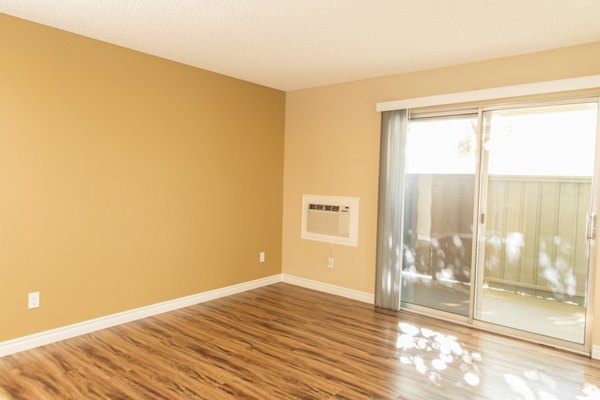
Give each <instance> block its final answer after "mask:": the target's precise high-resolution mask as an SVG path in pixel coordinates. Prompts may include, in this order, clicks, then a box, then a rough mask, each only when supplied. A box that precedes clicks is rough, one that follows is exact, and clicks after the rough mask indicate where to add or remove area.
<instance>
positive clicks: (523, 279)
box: [401, 100, 598, 350]
mask: <svg viewBox="0 0 600 400" xmlns="http://www.w3.org/2000/svg"><path fill="white" fill-rule="evenodd" d="M597 126H598V102H597V101H589V100H587V101H586V100H578V101H565V102H562V103H546V104H543V105H530V106H521V105H519V106H512V107H510V106H509V107H494V108H491V107H490V108H477V109H472V110H470V111H464V112H460V113H454V114H449V113H446V114H420V115H419V114H413V115H412V116H411V118H410V119H409V123H408V131H407V133H406V142H405V146H404V149H405V152H404V153H405V160H404V161H405V165H404V171H405V172H404V191H403V222H402V226H403V228H402V249H401V254H402V281H401V300H402V306H403V307H405V308H409V309H414V310H418V311H421V312H431V313H433V314H438V315H439V314H440V312H441V313H442V314H444V315H445V316H446V317H451V318H455V319H457V320H462V321H463V322H468V323H473V324H475V325H479V326H482V327H485V326H487V327H488V328H491V329H499V330H501V331H503V332H505V333H508V334H514V335H515V336H520V337H525V338H529V339H532V340H538V341H542V342H548V343H552V344H556V343H559V345H561V343H563V342H564V343H566V344H567V345H565V346H562V345H561V346H562V347H572V348H577V347H576V346H580V347H579V348H580V349H582V348H583V346H581V345H582V344H584V343H585V339H586V316H587V314H588V312H587V306H588V292H589V291H588V286H589V285H588V283H589V282H588V281H589V264H590V257H589V256H590V243H591V242H590V239H591V238H592V237H593V236H594V234H595V224H596V219H595V215H594V214H593V213H592V212H591V210H592V193H593V190H592V184H593V181H594V179H593V178H594V168H595V159H596V154H595V148H596V135H597ZM428 310H429V311H428ZM433 310H435V311H433ZM492 324H493V325H492ZM494 327H497V328H494ZM532 335H533V336H532ZM544 337H547V338H550V339H549V340H545V339H544ZM588 350H589V348H588Z"/></svg>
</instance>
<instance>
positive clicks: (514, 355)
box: [0, 283, 600, 400]
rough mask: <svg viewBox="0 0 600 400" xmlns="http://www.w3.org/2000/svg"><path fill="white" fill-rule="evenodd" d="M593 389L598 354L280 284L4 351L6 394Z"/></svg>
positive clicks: (310, 395)
mask: <svg viewBox="0 0 600 400" xmlns="http://www.w3.org/2000/svg"><path fill="white" fill-rule="evenodd" d="M237 398H244V399H372V398H377V399H410V400H413V399H428V400H429V399H544V400H553V399H555V400H563V399H577V400H581V399H585V400H589V399H594V398H600V362H598V361H596V360H591V359H589V358H587V357H582V356H578V355H574V354H570V353H566V352H562V351H558V350H553V349H550V348H548V347H544V346H538V345H534V344H531V343H526V342H522V341H518V340H513V339H509V338H506V337H502V336H497V335H493V334H490V333H486V332H481V331H477V330H474V329H470V328H468V327H465V326H460V325H454V324H451V323H447V322H443V321H439V320H435V319H431V318H427V317H422V316H417V315H414V314H410V313H405V312H400V313H393V312H388V311H383V310H374V309H373V307H372V306H369V305H367V304H364V303H360V302H356V301H353V300H348V299H345V298H341V297H337V296H333V295H329V294H325V293H320V292H316V291H312V290H308V289H304V288H300V287H296V286H292V285H288V284H283V283H280V284H275V285H271V286H267V287H263V288H260V289H256V290H253V291H249V292H244V293H240V294H237V295H234V296H230V297H226V298H221V299H218V300H214V301H210V302H207V303H203V304H199V305H196V306H193V307H188V308H185V309H181V310H177V311H174V312H171V313H166V314H161V315H157V316H154V317H150V318H146V319H143V320H139V321H135V322H132V323H129V324H124V325H120V326H115V327H113V328H109V329H105V330H102V331H98V332H94V333H91V334H87V335H83V336H80V337H76V338H73V339H69V340H65V341H63V342H59V343H54V344H51V345H48V346H44V347H41V348H38V349H34V350H30V351H26V352H22V353H18V354H14V355H11V356H6V357H3V358H0V400H6V399H10V400H12V399H44V400H46V399H237Z"/></svg>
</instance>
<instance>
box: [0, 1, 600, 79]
mask: <svg viewBox="0 0 600 400" xmlns="http://www.w3.org/2000/svg"><path fill="white" fill-rule="evenodd" d="M0 12H2V13H6V14H9V15H14V16H17V17H20V18H24V19H28V20H31V21H35V22H39V23H42V24H46V25H50V26H53V27H57V28H60V29H64V30H67V31H70V32H75V33H78V34H81V35H84V36H88V37H92V38H95V39H100V40H103V41H106V42H109V43H114V44H117V45H120V46H124V47H128V48H131V49H135V50H139V51H142V52H145V53H149V54H154V55H157V56H160V57H164V58H167V59H171V60H175V61H179V62H182V63H185V64H189V65H193V66H196V67H200V68H203V69H207V70H211V71H215V72H219V73H222V74H225V75H229V76H233V77H237V78H240V79H244V80H248V81H251V82H255V83H259V84H262V85H266V86H270V87H273V88H277V89H282V90H294V89H300V88H307V87H312V86H320V85H326V84H332V83H338V82H345V81H352V80H357V79H364V78H370V77H375V76H382V75H390V74H396V73H401V72H407V71H414V70H419V69H426V68H432V67H439V66H444V65H452V64H460V63H465V62H470V61H476V60H483V59H489V58H496V57H502V56H508V55H514V54H521V53H528V52H533V51H539V50H545V49H550V48H557V47H563V46H569V45H573V44H578V43H586V42H593V41H598V40H600V0H172V1H168V0H0ZM598 57H600V54H599V55H598Z"/></svg>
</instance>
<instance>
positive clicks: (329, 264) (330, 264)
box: [327, 257, 333, 268]
mask: <svg viewBox="0 0 600 400" xmlns="http://www.w3.org/2000/svg"><path fill="white" fill-rule="evenodd" d="M327 266H328V267H329V268H333V257H329V258H327Z"/></svg>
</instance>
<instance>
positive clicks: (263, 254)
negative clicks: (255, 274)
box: [258, 251, 265, 263]
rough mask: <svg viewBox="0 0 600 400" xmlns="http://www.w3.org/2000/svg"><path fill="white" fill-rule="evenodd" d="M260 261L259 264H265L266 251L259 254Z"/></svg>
mask: <svg viewBox="0 0 600 400" xmlns="http://www.w3.org/2000/svg"><path fill="white" fill-rule="evenodd" d="M258 261H259V262H261V263H264V262H265V252H264V251H261V252H260V253H259V254H258Z"/></svg>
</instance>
